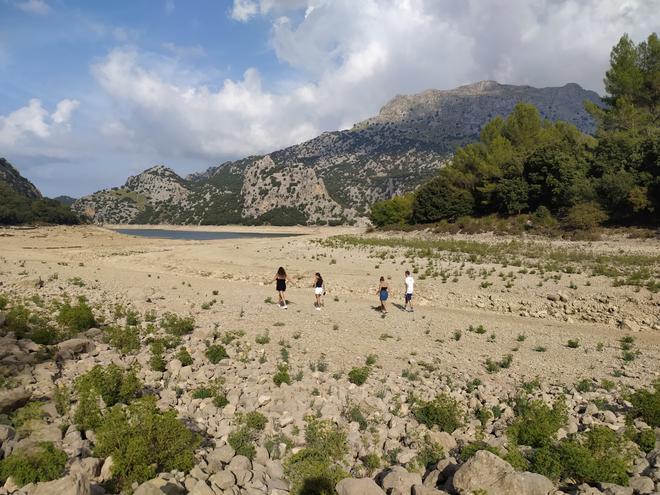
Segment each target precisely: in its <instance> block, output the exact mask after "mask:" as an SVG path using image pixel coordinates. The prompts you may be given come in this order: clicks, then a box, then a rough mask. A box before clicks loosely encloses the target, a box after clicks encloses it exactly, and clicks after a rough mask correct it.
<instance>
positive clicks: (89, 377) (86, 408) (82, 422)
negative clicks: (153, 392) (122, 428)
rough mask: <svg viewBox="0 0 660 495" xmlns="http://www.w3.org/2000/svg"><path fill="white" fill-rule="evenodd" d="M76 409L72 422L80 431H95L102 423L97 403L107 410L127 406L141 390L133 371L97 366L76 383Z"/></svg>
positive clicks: (110, 366)
mask: <svg viewBox="0 0 660 495" xmlns="http://www.w3.org/2000/svg"><path fill="white" fill-rule="evenodd" d="M75 390H76V393H77V396H78V406H77V408H76V411H75V413H74V417H73V419H74V421H75V423H76V424H77V425H78V427H79V428H81V429H82V430H94V429H96V428H97V427H98V426H99V425H100V423H101V417H102V410H101V404H100V401H99V399H103V403H104V404H105V406H106V407H108V408H109V407H112V406H114V405H116V404H119V403H124V404H127V403H130V402H131V401H132V400H133V399H135V398H136V397H137V395H138V393H139V392H140V391H141V390H142V383H141V382H140V380H139V379H138V378H137V375H136V374H135V371H134V370H133V369H129V370H124V369H122V368H120V367H119V366H117V365H116V364H114V363H113V364H109V365H107V366H105V367H104V366H100V365H96V366H94V367H93V368H92V369H91V370H89V371H88V372H87V373H85V374H84V375H82V376H80V377H78V379H77V380H76V382H75Z"/></svg>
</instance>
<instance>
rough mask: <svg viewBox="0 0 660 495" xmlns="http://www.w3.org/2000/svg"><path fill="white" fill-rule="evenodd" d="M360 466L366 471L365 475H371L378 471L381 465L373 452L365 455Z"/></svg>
mask: <svg viewBox="0 0 660 495" xmlns="http://www.w3.org/2000/svg"><path fill="white" fill-rule="evenodd" d="M360 460H361V461H362V465H363V466H364V469H366V470H367V474H368V475H371V474H372V473H374V472H375V471H377V470H378V469H380V466H381V465H382V462H383V461H382V460H381V458H380V456H379V455H378V454H375V453H374V452H370V453H368V454H367V455H365V456H364V457H363V458H362V459H360Z"/></svg>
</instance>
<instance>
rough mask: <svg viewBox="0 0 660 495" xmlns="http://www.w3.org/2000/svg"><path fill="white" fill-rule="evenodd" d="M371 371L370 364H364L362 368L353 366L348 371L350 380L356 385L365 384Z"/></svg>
mask: <svg viewBox="0 0 660 495" xmlns="http://www.w3.org/2000/svg"><path fill="white" fill-rule="evenodd" d="M370 373H371V368H370V367H369V366H363V367H360V368H353V369H351V371H349V372H348V381H349V382H351V383H354V384H355V385H358V386H360V385H364V383H365V382H366V381H367V378H369V374H370Z"/></svg>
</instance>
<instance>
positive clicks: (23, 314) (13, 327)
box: [3, 304, 32, 339]
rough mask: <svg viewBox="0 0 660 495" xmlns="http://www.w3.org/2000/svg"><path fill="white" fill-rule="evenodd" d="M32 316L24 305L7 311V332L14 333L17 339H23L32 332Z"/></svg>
mask: <svg viewBox="0 0 660 495" xmlns="http://www.w3.org/2000/svg"><path fill="white" fill-rule="evenodd" d="M31 316H32V315H31V314H30V310H29V309H28V308H26V307H25V306H23V305H22V304H18V305H16V306H14V307H13V308H11V309H10V310H9V311H7V314H6V316H5V325H4V326H5V328H6V329H7V331H9V332H14V335H16V338H19V339H21V338H23V337H24V336H25V335H26V334H27V333H28V332H29V331H30V318H31ZM3 330H4V328H3Z"/></svg>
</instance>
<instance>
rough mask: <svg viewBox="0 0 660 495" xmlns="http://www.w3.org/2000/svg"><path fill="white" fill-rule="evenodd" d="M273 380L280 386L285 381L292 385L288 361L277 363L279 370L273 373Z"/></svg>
mask: <svg viewBox="0 0 660 495" xmlns="http://www.w3.org/2000/svg"><path fill="white" fill-rule="evenodd" d="M273 382H274V383H275V385H277V386H278V387H279V386H280V385H282V384H283V383H286V384H287V385H291V375H289V366H288V365H287V364H286V363H280V364H278V365H277V372H276V373H275V374H274V375H273Z"/></svg>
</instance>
